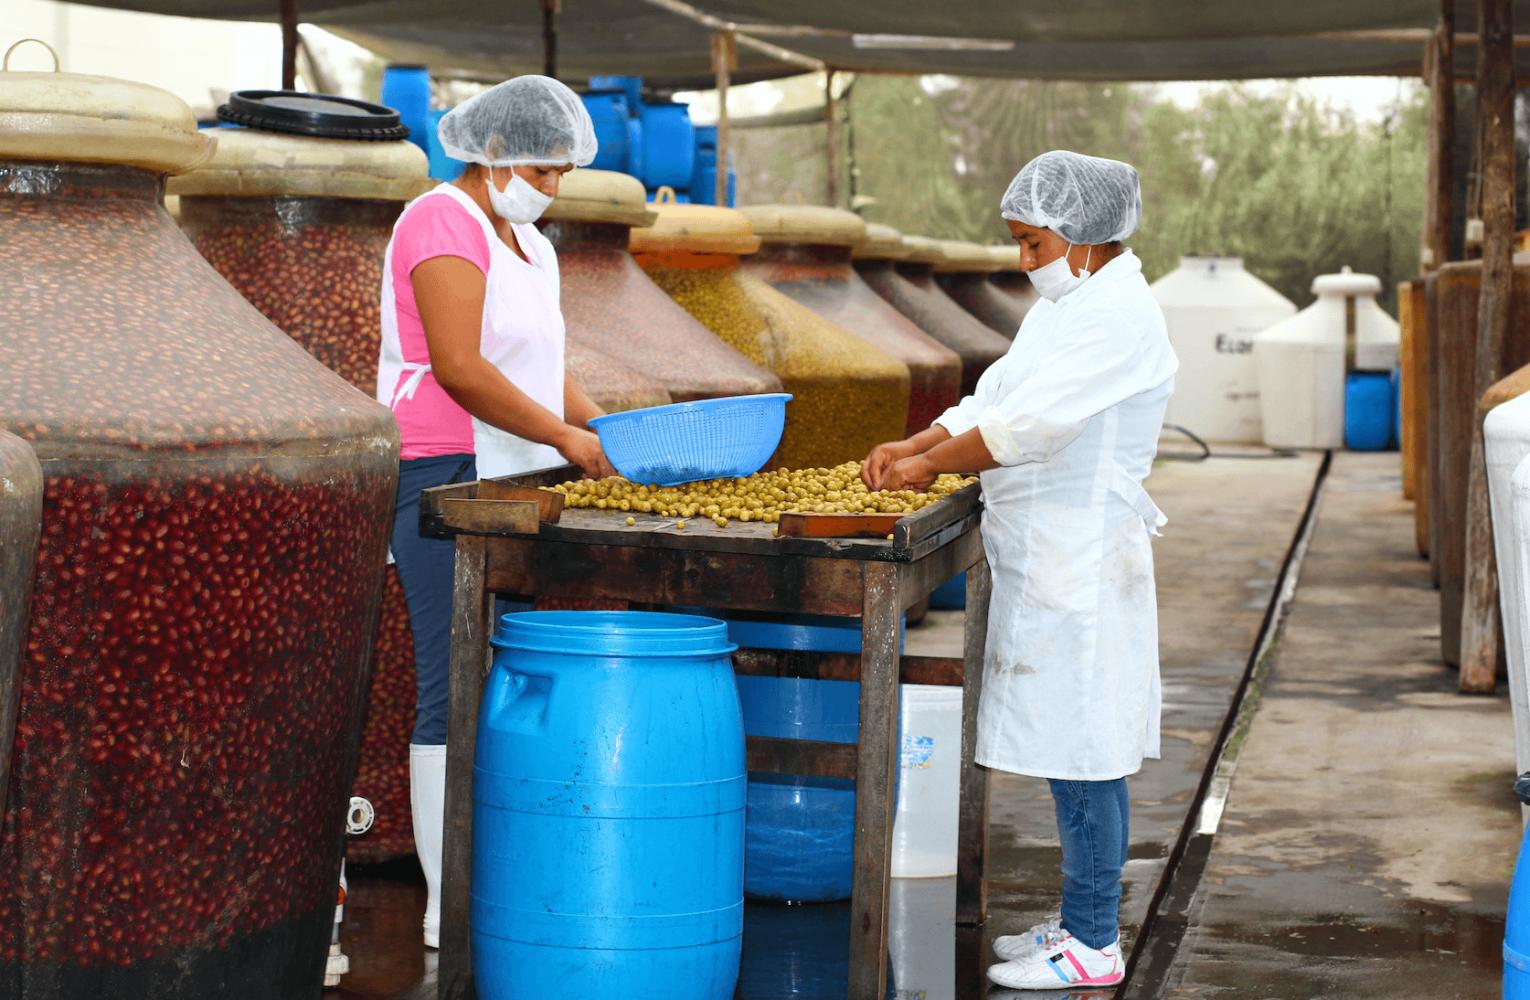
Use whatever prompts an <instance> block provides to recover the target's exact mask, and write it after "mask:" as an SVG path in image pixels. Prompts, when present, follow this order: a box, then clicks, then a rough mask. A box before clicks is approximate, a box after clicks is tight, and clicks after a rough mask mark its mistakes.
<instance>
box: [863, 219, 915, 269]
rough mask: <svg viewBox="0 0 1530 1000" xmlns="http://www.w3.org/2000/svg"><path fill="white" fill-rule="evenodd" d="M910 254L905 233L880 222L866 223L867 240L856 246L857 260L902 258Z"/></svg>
mask: <svg viewBox="0 0 1530 1000" xmlns="http://www.w3.org/2000/svg"><path fill="white" fill-rule="evenodd" d="M907 256H908V247H907V246H905V245H904V243H903V234H902V233H900V232H898V231H897V230H896V229H894V228H893V227H892V226H884V225H882V224H881V223H880V222H871V223H867V225H866V242H864V243H862V244H861V245H860V246H858V247H856V248H855V259H856V260H902V259H904V258H905V257H907Z"/></svg>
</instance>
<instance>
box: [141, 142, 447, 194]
mask: <svg viewBox="0 0 1530 1000" xmlns="http://www.w3.org/2000/svg"><path fill="white" fill-rule="evenodd" d="M205 134H207V135H209V136H211V137H212V138H214V139H216V140H217V143H218V150H217V152H215V153H214V154H213V157H212V159H211V160H209V161H208V162H207V163H205V164H203V165H202V166H200V167H198V168H197V169H196V170H194V171H192V172H191V173H189V174H186V175H184V176H182V177H177V178H175V179H174V180H172V181H171V182H170V184H169V186H168V188H167V190H168V192H169V193H170V194H172V195H178V196H181V197H186V196H211V197H225V198H259V197H272V196H289V197H312V198H368V199H374V200H377V201H409V200H410V199H411V198H414V197H416V196H418V195H421V194H424V193H425V192H426V191H428V190H430V189H431V188H432V187H434V186H435V181H433V180H431V179H430V160H429V158H428V157H426V155H425V151H424V150H422V149H420V147H418V146H416V145H415V144H414V143H412V142H406V141H404V140H399V141H397V142H357V141H354V140H348V139H317V138H312V137H308V136H300V135H284V134H281V133H278V132H262V131H259V130H257V129H248V128H224V129H207V130H206V133H205Z"/></svg>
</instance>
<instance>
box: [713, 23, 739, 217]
mask: <svg viewBox="0 0 1530 1000" xmlns="http://www.w3.org/2000/svg"><path fill="white" fill-rule="evenodd" d="M737 62H738V48H737V44H736V40H735V39H734V37H733V32H731V31H718V32H714V33H713V35H712V72H713V73H715V74H716V75H717V187H716V190H715V192H714V197H715V199H716V200H715V202H714V204H717V205H724V206H725V205H727V204H728V76H729V74H730V73H732V72H733V68H734V66H735V65H737Z"/></svg>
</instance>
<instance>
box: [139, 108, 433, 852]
mask: <svg viewBox="0 0 1530 1000" xmlns="http://www.w3.org/2000/svg"><path fill="white" fill-rule="evenodd" d="M208 134H209V135H210V136H212V137H214V138H215V139H216V140H217V143H218V148H217V151H216V152H215V153H214V154H213V157H212V159H211V160H209V161H208V162H207V163H206V164H204V165H203V166H201V167H198V168H197V169H196V170H193V171H192V172H190V173H188V174H183V175H181V176H179V177H175V178H172V179H171V180H170V182H169V185H168V188H167V190H168V191H169V194H170V197H172V198H175V199H176V202H177V207H178V209H179V212H180V219H179V221H180V225H181V231H182V232H184V233H185V234H186V235H187V236H189V237H190V238H191V241H192V243H194V244H195V245H196V248H197V250H198V251H200V252H201V254H202V256H203V257H206V258H207V261H208V263H210V264H212V266H213V267H215V268H217V270H218V273H219V274H221V275H223V277H224V278H226V279H228V282H229V284H231V285H233V286H234V287H235V288H237V289H238V290H239V293H240V294H241V295H243V296H244V297H245V298H246V299H248V300H249V301H250V303H251V304H252V305H254V306H255V308H257V309H259V310H260V311H261V312H262V313H264V314H265V316H266V318H267V319H269V320H270V321H271V322H272V323H275V324H276V325H277V326H278V327H279V328H281V329H282V330H283V331H284V332H285V333H286V334H287V336H289V337H291V338H292V339H293V340H295V341H297V342H298V343H299V344H301V345H303V347H304V348H305V349H306V350H307V351H308V353H310V354H312V355H313V356H314V357H315V358H317V359H318V360H319V361H321V362H323V363H324V364H325V366H327V367H328V368H329V369H330V370H331V371H333V372H335V373H336V374H337V375H340V376H341V377H342V378H344V379H345V380H346V381H347V382H350V383H351V384H352V385H354V386H355V387H356V388H357V389H358V390H360V391H361V392H364V393H366V394H367V395H369V396H370V395H373V394H374V393H375V392H376V387H377V358H378V353H379V346H380V343H381V337H382V320H381V312H380V303H381V299H380V296H379V290H380V289H381V287H382V267H383V256H384V254H385V252H386V250H387V248H388V240H389V239H390V238H391V237H392V235H393V225H394V223H395V222H397V221H398V216H399V213H400V212H402V211H403V208H404V205H405V203H407V202H408V201H409V200H410V199H411V198H413V197H415V196H416V195H418V194H420V193H422V192H424V191H426V190H429V188H430V187H432V186H433V185H434V183H435V182H434V181H432V180H431V179H430V176H429V170H430V163H429V161H428V160H427V158H426V156H425V153H424V152H423V151H422V150H421V149H420V148H419V147H418V146H416V145H415V144H414V143H412V142H407V141H403V140H400V141H397V142H370V141H355V140H347V139H319V138H311V137H308V136H298V135H281V134H277V133H273V132H261V131H256V130H253V129H215V130H210V131H209V132H208ZM414 701H415V680H414V636H413V633H411V632H410V629H409V610H408V608H407V607H406V606H405V604H404V588H403V586H402V584H400V583H399V579H398V572H397V570H395V569H394V568H393V567H392V566H389V567H388V569H387V573H386V582H385V584H384V589H383V604H382V613H381V615H380V617H379V620H378V624H377V634H376V635H375V636H374V638H373V642H372V679H371V686H370V689H369V691H368V694H367V710H366V724H365V728H364V729H363V730H362V736H361V752H360V756H359V763H358V765H357V770H356V782H355V785H354V788H353V792H354V793H355V794H357V795H360V796H363V797H365V798H366V799H368V800H370V801H371V803H372V805H373V806H374V807H375V809H376V814H377V820H376V822H375V823H374V824H373V826H372V829H371V830H370V831H368V833H367V834H366V835H365V836H363V837H359V838H355V839H352V840H350V841H349V842H348V843H347V844H346V853H347V856H348V857H350V858H351V859H352V860H354V861H363V862H366V861H386V860H390V859H393V858H399V857H404V856H407V855H409V854H412V853H414V835H413V828H412V824H411V822H410V809H409V740H410V734H411V733H412V732H413V730H414Z"/></svg>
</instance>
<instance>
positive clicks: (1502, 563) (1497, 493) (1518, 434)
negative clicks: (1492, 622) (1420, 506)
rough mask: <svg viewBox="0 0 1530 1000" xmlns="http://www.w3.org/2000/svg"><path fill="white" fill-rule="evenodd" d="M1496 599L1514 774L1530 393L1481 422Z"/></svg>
mask: <svg viewBox="0 0 1530 1000" xmlns="http://www.w3.org/2000/svg"><path fill="white" fill-rule="evenodd" d="M1482 434H1483V438H1484V441H1485V442H1486V445H1487V448H1486V457H1487V473H1488V495H1489V498H1490V500H1491V502H1492V512H1493V549H1494V553H1495V554H1496V555H1497V557H1498V602H1499V607H1500V609H1501V610H1502V612H1503V632H1504V654H1505V658H1506V659H1507V661H1508V667H1509V704H1510V706H1511V707H1512V709H1513V712H1514V758H1515V765H1516V767H1515V770H1516V773H1523V772H1525V771H1530V711H1527V709H1530V680H1527V677H1526V671H1527V669H1530V631H1527V626H1530V620H1527V619H1530V614H1527V611H1530V609H1527V608H1526V607H1525V601H1526V599H1527V598H1530V395H1524V396H1520V397H1518V398H1516V399H1511V400H1509V401H1508V402H1506V403H1503V404H1501V405H1499V406H1497V407H1495V408H1494V409H1493V410H1491V411H1490V412H1489V413H1488V415H1487V419H1486V420H1485V421H1483V425H1482Z"/></svg>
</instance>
